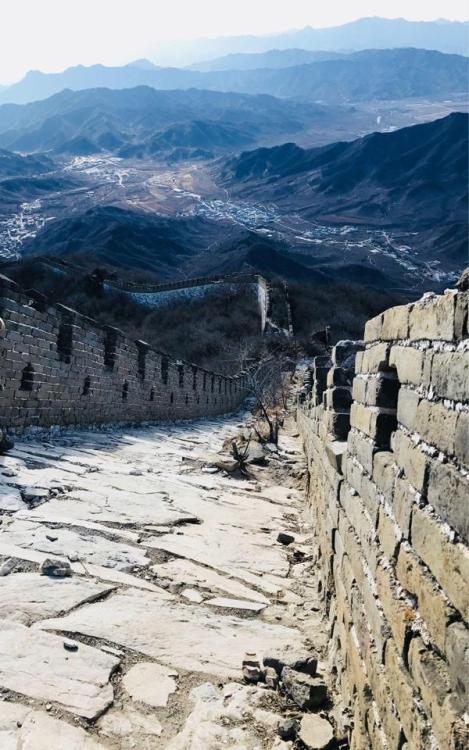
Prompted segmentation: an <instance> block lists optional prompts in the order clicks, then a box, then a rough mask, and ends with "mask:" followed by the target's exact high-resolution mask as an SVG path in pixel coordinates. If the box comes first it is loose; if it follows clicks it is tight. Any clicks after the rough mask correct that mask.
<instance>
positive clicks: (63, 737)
mask: <svg viewBox="0 0 469 750" xmlns="http://www.w3.org/2000/svg"><path fill="white" fill-rule="evenodd" d="M0 747H1V748H2V750H20V748H21V750H106V749H105V746H104V745H102V744H101V743H100V742H97V741H96V740H95V739H93V738H92V737H90V736H89V735H88V734H87V733H86V732H85V730H84V729H82V728H81V727H74V726H71V725H70V724H67V723H66V722H65V721H61V720H59V719H55V718H53V717H52V716H49V715H48V714H46V713H45V711H35V710H33V709H31V708H29V707H28V706H23V705H21V704H19V703H7V702H6V701H0Z"/></svg>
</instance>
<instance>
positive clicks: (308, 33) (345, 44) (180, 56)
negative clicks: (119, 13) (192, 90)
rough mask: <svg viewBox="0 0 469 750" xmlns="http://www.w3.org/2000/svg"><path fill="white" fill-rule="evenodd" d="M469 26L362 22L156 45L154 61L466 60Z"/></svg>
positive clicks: (438, 22) (381, 20) (441, 22)
mask: <svg viewBox="0 0 469 750" xmlns="http://www.w3.org/2000/svg"><path fill="white" fill-rule="evenodd" d="M467 35H468V22H467V21H466V22H461V21H446V20H442V19H439V20H435V21H407V20H406V19H404V18H392V19H391V18H379V17H370V18H359V19H357V20H356V21H351V22H350V23H345V24H343V25H341V26H332V27H327V28H317V29H316V28H312V27H311V26H306V27H305V28H303V29H293V30H292V31H286V32H283V33H279V34H268V35H265V36H253V35H251V36H231V37H227V36H225V37H218V38H214V39H196V40H191V41H187V42H180V41H179V42H174V41H173V42H171V43H168V44H166V45H163V44H161V43H159V44H158V48H157V49H155V51H154V54H152V57H153V58H154V59H155V60H156V62H157V63H158V64H159V65H188V64H191V63H197V62H199V61H201V60H210V59H214V58H218V57H221V56H224V55H227V54H234V53H253V52H267V51H268V50H271V49H292V48H301V49H305V50H316V51H320V50H325V51H328V52H331V51H332V52H335V51H339V52H342V51H353V50H364V49H389V48H392V47H416V48H420V49H431V50H438V51H439V52H447V53H450V54H459V55H467V54H468V53H469V50H468V39H467Z"/></svg>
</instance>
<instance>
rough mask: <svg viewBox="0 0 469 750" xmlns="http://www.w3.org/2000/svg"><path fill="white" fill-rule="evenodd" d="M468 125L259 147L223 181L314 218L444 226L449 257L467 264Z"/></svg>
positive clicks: (451, 121)
mask: <svg viewBox="0 0 469 750" xmlns="http://www.w3.org/2000/svg"><path fill="white" fill-rule="evenodd" d="M468 125H469V116H468V115H467V114H465V113H457V112H456V113H453V114H451V115H449V116H448V117H445V118H442V119H440V120H436V121H433V122H428V123H425V124H423V125H416V126H413V127H409V128H402V129H401V130H397V131H395V132H393V133H373V134H371V135H368V136H365V137H364V138H360V139H358V140H355V141H352V142H344V143H335V144H331V145H329V146H325V147H322V148H316V149H309V150H305V149H302V148H299V147H298V146H297V145H295V144H294V143H287V144H284V145H282V146H277V147H274V148H261V149H256V150H254V151H249V152H245V153H243V154H241V155H240V156H239V157H235V158H233V159H230V160H228V161H227V162H225V164H224V166H223V169H222V184H223V185H224V186H225V187H228V188H229V189H230V192H231V193H232V194H235V195H238V196H242V197H245V198H249V199H258V200H262V201H263V202H266V201H272V202H273V203H275V204H276V205H278V206H280V207H281V208H282V209H283V210H286V211H297V212H299V213H300V214H301V215H302V216H305V217H308V218H309V219H318V220H323V221H333V222H339V223H369V224H372V225H377V226H384V227H386V226H387V227H393V226H394V227H396V226H401V227H407V228H409V229H411V228H413V229H417V228H418V229H421V230H428V229H430V228H434V229H438V231H439V232H440V234H443V233H445V234H446V235H447V243H446V252H447V255H448V257H447V260H448V261H449V260H450V259H452V260H453V261H454V262H456V263H460V264H461V265H462V264H463V263H464V262H465V260H466V259H467V258H466V254H467V239H468V226H467V216H468V183H467V160H468V152H469V144H468ZM448 232H450V235H449V236H448ZM451 233H452V235H451ZM451 236H452V237H453V240H454V241H453V242H452V243H451ZM448 240H449V242H448Z"/></svg>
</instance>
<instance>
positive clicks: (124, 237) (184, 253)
mask: <svg viewBox="0 0 469 750" xmlns="http://www.w3.org/2000/svg"><path fill="white" fill-rule="evenodd" d="M211 234H213V239H215V229H214V228H212V226H211V225H210V224H209V223H208V222H205V221H204V220H202V219H198V218H190V217H189V218H187V219H182V218H181V219H164V218H162V217H160V216H155V215H151V214H147V213H141V212H137V211H131V210H125V209H121V208H116V207H114V206H98V207H96V208H92V209H90V210H89V211H86V212H85V213H83V214H80V215H79V216H78V217H71V218H65V219H60V220H58V221H53V222H50V223H49V224H48V225H47V227H46V228H45V229H44V230H43V231H41V232H40V233H39V234H38V236H37V237H36V238H35V239H33V240H31V241H30V242H29V243H26V244H25V247H24V252H25V255H28V254H29V253H31V252H34V254H39V255H59V256H61V257H67V256H70V255H93V257H94V258H96V260H97V261H99V262H101V263H108V264H110V265H112V266H115V267H118V268H128V269H138V270H141V271H152V272H153V273H157V274H158V277H159V278H161V279H169V278H174V277H177V276H178V271H179V268H180V267H181V266H182V265H183V264H184V263H185V262H186V261H187V260H189V259H191V258H193V257H194V256H196V255H197V254H198V253H199V252H201V251H202V249H203V248H204V247H205V244H206V242H208V241H209V238H210V236H211Z"/></svg>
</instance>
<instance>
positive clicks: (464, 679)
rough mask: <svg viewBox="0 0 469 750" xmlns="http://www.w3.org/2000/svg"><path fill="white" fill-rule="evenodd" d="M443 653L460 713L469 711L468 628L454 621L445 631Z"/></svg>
mask: <svg viewBox="0 0 469 750" xmlns="http://www.w3.org/2000/svg"><path fill="white" fill-rule="evenodd" d="M444 654H445V657H446V662H447V664H448V673H449V680H450V683H451V688H452V690H453V694H454V697H455V700H456V703H457V706H458V708H459V711H460V712H461V713H464V712H467V711H469V630H468V628H467V626H466V625H464V623H463V622H454V623H453V624H452V625H449V627H448V629H447V631H446V640H445V648H444Z"/></svg>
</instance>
